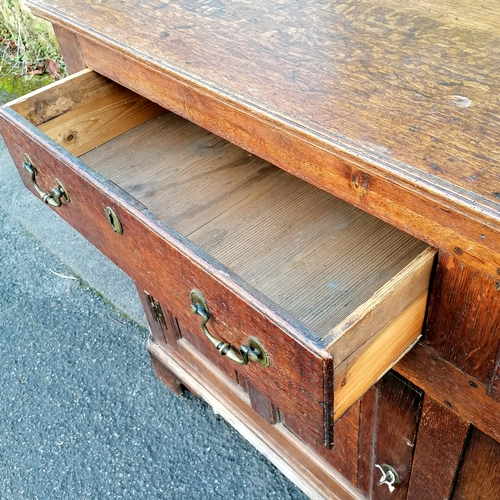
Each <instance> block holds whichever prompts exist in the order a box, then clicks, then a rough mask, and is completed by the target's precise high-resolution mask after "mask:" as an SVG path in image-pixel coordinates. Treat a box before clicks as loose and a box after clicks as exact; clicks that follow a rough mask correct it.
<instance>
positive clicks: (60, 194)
mask: <svg viewBox="0 0 500 500" xmlns="http://www.w3.org/2000/svg"><path fill="white" fill-rule="evenodd" d="M23 168H24V169H25V170H26V171H27V172H28V173H29V174H30V180H31V184H32V186H33V187H34V188H35V191H36V192H37V193H38V194H39V196H40V198H41V199H42V200H43V202H44V203H47V205H50V206H52V207H60V206H61V198H64V199H65V200H66V201H67V202H68V203H69V201H70V199H69V194H68V192H67V191H66V189H65V188H64V186H63V185H62V183H61V181H60V180H58V179H56V183H57V186H56V187H55V188H52V189H51V191H50V193H46V192H45V191H42V190H41V189H40V187H39V186H38V184H37V182H36V176H37V173H38V172H37V171H36V168H35V167H34V166H33V163H32V161H31V159H30V157H29V156H28V155H25V161H24V163H23Z"/></svg>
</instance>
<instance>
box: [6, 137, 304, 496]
mask: <svg viewBox="0 0 500 500" xmlns="http://www.w3.org/2000/svg"><path fill="white" fill-rule="evenodd" d="M147 337H148V331H147V329H146V326H145V319H144V315H143V313H142V310H141V306H140V304H139V301H138V299H137V296H136V291H135V287H134V285H133V283H132V282H131V280H130V279H129V278H128V277H127V276H126V275H124V273H122V272H121V271H120V270H119V269H118V268H116V266H114V265H113V264H112V263H111V262H110V261H109V260H107V259H106V258H105V257H103V256H102V255H101V254H100V253H99V252H98V251H97V250H96V249H95V248H94V247H93V246H92V245H90V244H89V243H88V242H86V241H85V240H84V239H83V238H82V237H81V236H80V235H78V234H77V233H76V232H75V231H74V230H73V229H72V228H70V227H69V226H68V225H67V224H66V223H64V221H62V220H61V219H59V218H58V217H57V216H56V215H55V214H54V213H52V211H51V210H50V209H49V208H48V207H46V206H45V205H44V204H43V203H42V202H41V201H40V200H38V199H36V198H35V197H34V196H33V195H31V194H30V193H29V192H28V191H27V190H26V189H25V188H24V187H23V186H22V184H21V182H20V180H19V177H18V174H17V172H16V171H15V168H14V166H13V164H12V161H11V159H10V156H9V155H8V153H7V151H6V148H5V146H4V145H3V143H2V142H1V140H0V499H1V500H24V499H29V500H32V499H33V500H35V499H40V500H41V499H46V500H56V499H79V500H83V499H87V500H90V499H105V498H112V499H147V500H150V499H151V500H153V499H252V500H255V499H267V498H275V499H297V500H298V499H304V498H305V496H304V495H303V494H302V493H301V492H300V491H299V490H298V489H297V488H296V487H295V486H294V485H293V484H292V483H290V482H289V481H288V480H287V479H286V478H285V477H284V476H283V475H282V474H281V473H280V472H279V471H278V470H277V469H276V468H275V467H274V466H273V465H272V464H271V463H270V462H268V461H267V460H266V459H265V458H264V457H263V456H262V455H260V454H259V453H258V452H257V451H256V450H255V449H254V448H253V447H252V446H251V445H250V444H248V443H247V442H246V441H245V440H244V439H243V438H242V437H241V436H240V435H239V434H238V433H237V432H236V431H234V429H233V428H232V427H231V426H229V425H228V424H227V423H226V422H225V421H224V420H223V419H222V418H221V417H219V416H218V415H216V414H214V412H213V410H212V409H211V408H210V407H209V406H208V405H207V404H206V403H205V402H204V401H202V400H200V399H197V398H195V397H194V396H192V395H191V394H189V393H186V394H185V395H184V396H181V397H176V396H174V395H173V394H172V393H170V391H169V390H168V389H167V388H166V387H165V386H163V385H162V384H161V383H160V382H159V381H158V380H157V379H156V377H155V376H154V374H153V371H152V368H151V364H150V361H149V357H148V355H147V353H146V349H145V343H146V340H147Z"/></svg>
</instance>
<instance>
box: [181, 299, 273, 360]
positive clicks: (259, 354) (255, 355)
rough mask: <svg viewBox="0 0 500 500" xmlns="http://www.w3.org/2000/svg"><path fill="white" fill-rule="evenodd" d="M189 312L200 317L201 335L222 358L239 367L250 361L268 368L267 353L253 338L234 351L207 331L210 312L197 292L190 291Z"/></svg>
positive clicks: (230, 346)
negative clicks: (204, 336)
mask: <svg viewBox="0 0 500 500" xmlns="http://www.w3.org/2000/svg"><path fill="white" fill-rule="evenodd" d="M191 311H192V312H193V313H194V314H198V316H201V329H202V330H203V333H204V334H205V335H206V336H207V338H208V340H210V342H211V343H212V345H213V346H214V347H215V348H216V349H217V350H218V351H219V352H220V354H221V355H222V356H226V357H228V358H229V359H230V360H231V361H234V362H235V363H238V364H239V365H246V364H248V362H249V361H252V363H258V364H260V365H262V366H264V367H268V366H269V356H268V354H267V351H266V349H265V348H264V346H263V345H262V344H261V343H260V341H259V340H258V339H256V338H255V337H250V338H249V339H248V345H242V346H241V347H240V348H239V349H235V348H234V347H233V346H232V345H231V344H228V343H227V342H224V341H223V340H219V339H218V338H216V337H214V336H213V335H212V334H211V333H210V332H209V331H208V328H207V322H208V320H209V319H210V310H209V308H208V304H207V301H206V300H205V297H203V295H202V294H201V293H200V292H199V291H198V290H192V291H191Z"/></svg>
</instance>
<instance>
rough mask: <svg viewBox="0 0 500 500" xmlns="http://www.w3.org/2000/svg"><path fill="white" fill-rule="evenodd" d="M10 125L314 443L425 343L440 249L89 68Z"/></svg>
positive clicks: (17, 146) (97, 230)
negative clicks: (421, 341) (407, 354)
mask: <svg viewBox="0 0 500 500" xmlns="http://www.w3.org/2000/svg"><path fill="white" fill-rule="evenodd" d="M0 120H1V125H2V134H3V135H4V139H5V141H6V143H7V145H8V147H9V150H10V152H11V154H12V157H13V158H14V161H15V163H16V165H17V167H18V169H19V171H20V174H21V177H22V178H23V180H24V182H25V184H26V186H27V187H28V188H29V189H31V190H32V191H33V192H35V194H37V195H38V196H40V197H42V198H43V199H44V201H45V202H47V203H49V204H51V205H59V202H58V199H60V206H54V207H53V208H54V210H56V211H57V212H58V213H59V214H60V215H61V216H62V217H63V218H64V219H66V220H67V221H68V222H69V223H70V224H71V225H72V226H74V227H75V228H76V229H77V230H78V231H80V232H81V233H82V234H83V235H84V236H85V237H86V238H87V239H88V240H90V241H91V242H92V243H93V244H94V245H95V246H96V247H97V248H99V249H100V250H101V251H102V252H103V253H105V254H106V255H107V256H108V257H109V258H111V259H112V260H113V261H114V262H115V263H116V264H117V265H119V266H120V267H121V268H122V269H124V270H125V271H126V272H127V273H128V274H129V275H130V276H131V277H132V278H133V279H135V280H137V281H138V282H140V283H142V284H144V285H145V286H147V287H148V292H149V293H151V294H152V295H154V297H155V298H157V299H158V300H160V302H162V303H163V304H165V305H167V307H168V308H169V310H170V311H171V312H172V314H174V315H175V316H176V317H177V318H178V319H179V321H180V322H181V323H182V324H183V325H184V326H185V328H186V329H188V330H189V331H191V332H196V333H195V335H196V342H195V343H196V345H197V348H198V350H201V351H202V352H203V354H204V355H205V356H206V357H208V358H209V359H212V360H214V362H216V363H217V364H218V366H220V367H221V369H222V370H224V371H226V372H230V371H231V370H234V369H235V367H238V370H241V372H244V377H245V379H247V380H249V381H251V383H252V384H253V385H254V386H255V387H256V388H257V389H258V390H259V391H261V392H262V394H264V395H265V396H266V397H268V398H269V399H270V400H271V401H272V402H273V404H274V405H275V406H276V407H277V408H279V409H280V410H282V411H283V414H286V415H288V416H290V418H293V420H294V424H295V425H294V426H295V427H296V428H299V429H300V434H302V435H303V436H305V437H307V439H313V440H314V441H315V442H317V443H322V444H324V445H325V446H327V447H329V446H331V445H332V439H333V423H334V420H336V419H337V418H339V417H340V416H341V415H342V414H343V413H344V412H345V410H347V408H348V407H349V406H350V405H351V404H352V403H353V402H354V401H356V400H357V399H358V398H359V397H360V396H361V395H362V394H363V393H364V392H365V391H366V390H367V389H368V388H369V387H370V386H371V385H372V384H373V383H374V382H375V381H376V380H378V379H379V378H380V377H381V376H382V375H383V374H384V373H385V372H386V371H387V370H388V369H389V368H390V367H391V366H392V365H393V364H394V363H395V362H396V361H397V360H398V359H399V358H400V357H401V356H402V355H403V354H404V353H405V352H406V351H407V350H408V349H409V348H410V347H411V346H412V345H413V344H414V343H415V342H416V340H417V339H418V337H419V335H420V331H421V328H422V322H423V318H424V313H425V305H426V297H427V290H428V284H429V276H430V271H431V267H432V262H433V257H434V253H435V252H434V250H433V249H431V248H429V247H428V246H427V245H425V244H423V243H422V242H420V241H418V240H416V239H414V238H412V237H410V236H409V235H406V234H405V233H403V232H401V231H398V230H396V229H395V228H393V227H391V226H389V225H387V224H385V223H383V222H381V221H379V220H378V219H375V218H373V217H371V216H369V215H368V214H365V213H364V212H362V211H360V210H358V209H356V208H354V207H352V206H350V205H349V204H346V203H344V202H342V201H341V200H338V199H336V198H334V197H332V196H331V195H329V194H327V193H325V192H323V191H321V190H318V189H317V188H314V187H313V186H310V185H309V184H307V183H304V182H303V181H301V180H299V179H297V178H295V177H293V176H291V175H289V174H287V173H285V172H283V171H281V170H280V169H277V168H276V167H274V166H272V165H270V164H269V163H267V162H265V161H263V160H262V159H260V158H257V157H255V156H253V155H251V154H249V153H247V152H246V151H243V150H241V149H239V148H238V147H236V146H234V145H232V144H230V143H228V142H227V141H225V140H223V139H221V138H219V137H217V136H215V135H213V134H211V133H209V132H207V131H206V130H204V129H202V128H199V127H197V126H196V125H194V124H192V123H190V122H188V121H186V120H183V119H182V118H180V117H179V116H176V115H174V114H173V113H170V112H168V111H165V110H164V109H162V108H160V107H159V106H157V105H155V104H153V103H151V102H150V101H148V100H146V99H144V98H142V97H140V96H138V95H137V94H134V93H133V92H131V91H129V90H127V89H125V88H123V87H121V86H119V85H118V84H116V83H114V82H112V81H110V80H108V79H106V78H104V77H102V76H100V75H98V74H96V73H94V72H92V71H90V70H85V71H82V72H81V73H78V74H76V75H74V76H72V77H70V78H68V79H66V80H63V81H61V82H58V83H55V84H53V85H52V86H49V87H47V88H45V89H43V90H41V91H37V92H35V93H33V94H30V95H29V96H26V97H24V98H21V99H19V100H17V101H14V102H12V103H10V104H9V105H7V106H5V107H4V108H2V110H1V114H0ZM53 189H55V191H53ZM63 189H64V193H66V194H67V196H65V195H64V193H63V191H62V190H63ZM61 193H63V195H62V196H59V195H60V194H61ZM146 207H147V208H146ZM117 221H119V224H118V223H117ZM194 290H196V291H197V292H198V294H199V295H201V296H202V297H203V298H202V299H193V297H194V295H193V291H194ZM193 300H195V306H193V304H192V302H193ZM208 312H209V314H207V313H208ZM203 318H204V319H203ZM202 321H203V323H204V328H202V326H201V323H202ZM208 335H210V336H212V340H210V339H209V337H208ZM214 339H215V340H214ZM212 344H214V345H215V346H214V345H212ZM219 344H220V345H219ZM259 344H260V345H262V346H263V351H265V355H264V352H263V351H261V352H260V354H259V352H258V350H257V351H256V347H255V346H256V345H259ZM242 346H243V348H242ZM244 346H250V347H251V348H252V349H253V350H252V352H250V362H248V363H247V364H245V365H243V366H239V364H240V363H241V362H242V358H245V355H244V353H245V352H247V349H245V347H244ZM216 347H218V348H219V351H222V354H224V355H225V356H223V357H221V356H220V353H219V351H218V350H217V349H216ZM263 357H266V359H267V361H268V362H265V363H259V362H258V361H259V360H260V359H262V358H263ZM231 358H232V359H231ZM252 360H253V361H252ZM265 365H268V366H265Z"/></svg>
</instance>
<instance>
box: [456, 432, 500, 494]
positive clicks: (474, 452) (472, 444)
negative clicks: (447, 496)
mask: <svg viewBox="0 0 500 500" xmlns="http://www.w3.org/2000/svg"><path fill="white" fill-rule="evenodd" d="M494 498H495V499H496V498H500V443H499V442H498V441H494V440H493V439H492V438H491V437H489V436H487V435H486V434H483V433H482V432H479V431H478V430H477V429H473V431H472V435H471V438H470V441H469V443H468V447H467V451H466V452H465V456H464V460H463V464H462V468H461V469H460V474H459V476H458V480H457V485H456V487H455V490H454V493H453V497H452V499H453V500H493V499H494Z"/></svg>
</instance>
